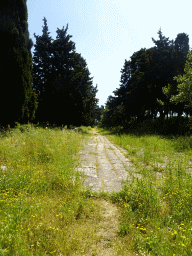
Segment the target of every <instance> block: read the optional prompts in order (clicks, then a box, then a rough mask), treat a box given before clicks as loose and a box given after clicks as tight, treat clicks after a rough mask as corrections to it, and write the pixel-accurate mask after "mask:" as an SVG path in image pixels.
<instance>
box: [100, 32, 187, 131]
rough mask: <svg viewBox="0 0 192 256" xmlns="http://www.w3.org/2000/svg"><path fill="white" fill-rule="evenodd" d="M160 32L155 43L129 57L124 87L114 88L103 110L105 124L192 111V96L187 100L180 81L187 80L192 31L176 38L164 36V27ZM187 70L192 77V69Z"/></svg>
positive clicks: (125, 123) (110, 125)
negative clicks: (185, 77)
mask: <svg viewBox="0 0 192 256" xmlns="http://www.w3.org/2000/svg"><path fill="white" fill-rule="evenodd" d="M158 35H159V39H158V40H155V39H153V38H152V40H153V42H154V44H155V46H154V47H152V48H149V49H145V48H142V49H140V50H139V51H137V52H135V53H134V54H133V55H132V56H131V57H130V60H129V61H127V60H125V63H124V66H123V68H122V70H121V80H120V87H119V88H118V89H116V90H115V91H114V92H113V93H114V95H115V96H109V97H108V99H107V103H106V106H105V110H104V112H103V114H102V118H101V125H102V126H103V127H115V126H118V125H122V126H126V125H128V123H129V122H130V120H133V119H134V120H135V119H136V120H138V121H143V120H145V119H156V118H157V116H160V117H161V118H164V117H165V116H167V117H168V114H170V115H171V116H173V114H174V113H177V115H178V116H179V117H180V116H181V115H182V114H183V113H186V114H191V113H192V108H191V101H192V98H190V100H189V99H188V102H187V96H186V97H185V100H184V98H183V96H182V95H183V92H182V91H181V90H183V89H181V87H182V86H179V85H178V83H179V82H180V83H181V82H182V81H184V80H185V79H184V78H183V77H184V76H185V72H186V68H185V65H186V63H188V66H187V68H188V69H189V63H190V61H191V60H192V58H191V52H190V51H189V38H188V35H186V34H185V33H180V34H178V35H177V37H176V39H175V41H173V40H169V38H166V37H165V36H163V34H162V32H161V29H160V30H159V31H158ZM187 59H188V62H187ZM187 72H188V76H189V77H190V79H192V69H190V72H191V73H190V72H189V70H188V71H187ZM189 84H190V86H191V80H190V81H189V82H188V87H187V89H186V88H185V95H186V94H187V93H186V92H189V91H190V93H191V89H192V88H191V87H190V88H191V89H190V90H189ZM182 88H183V87H182ZM187 90H188V91H187ZM188 98H189V97H188ZM189 101H190V103H189ZM186 102H187V103H186Z"/></svg>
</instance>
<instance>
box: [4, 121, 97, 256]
mask: <svg viewBox="0 0 192 256" xmlns="http://www.w3.org/2000/svg"><path fill="white" fill-rule="evenodd" d="M89 130H90V128H87V127H80V128H78V129H76V130H74V129H73V130H67V129H59V128H53V129H52V128H49V127H47V128H41V127H35V126H32V125H21V126H20V125H18V127H17V128H15V129H9V130H8V131H1V134H0V135H1V136H0V219H1V222H0V255H10V256H12V255H19V256H28V255H30V256H31V255H75V252H76V251H84V252H86V250H87V247H88V246H87V244H89V243H90V240H91V241H93V240H94V239H96V238H95V237H94V234H95V233H94V232H92V229H94V228H95V225H96V221H97V218H99V211H98V209H99V206H98V204H97V203H96V202H95V201H93V200H92V199H91V198H89V193H88V191H87V190H86V189H85V188H84V187H83V186H82V183H81V176H80V174H79V173H78V172H75V171H74V169H75V167H76V166H77V164H78V157H77V153H78V151H79V149H80V148H81V147H82V141H83V140H85V141H86V136H89V135H86V134H88V132H89ZM85 222H86V223H85ZM91 225H92V229H90V226H91Z"/></svg>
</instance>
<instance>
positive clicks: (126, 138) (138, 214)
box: [102, 130, 192, 256]
mask: <svg viewBox="0 0 192 256" xmlns="http://www.w3.org/2000/svg"><path fill="white" fill-rule="evenodd" d="M102 134H103V135H105V136H107V138H108V139H110V140H111V141H113V142H115V144H117V145H119V146H121V147H123V148H125V149H126V150H127V151H128V154H127V157H129V158H130V159H131V161H132V163H134V165H135V166H136V168H137V172H138V173H140V174H141V176H142V178H141V179H136V178H134V177H133V179H132V181H129V182H127V183H125V186H124V189H123V190H122V191H121V192H120V193H118V194H116V195H114V201H119V202H121V204H122V223H121V227H120V234H121V235H122V236H129V238H130V240H131V241H132V245H133V248H132V249H133V250H134V251H135V252H136V253H138V255H158V256H159V255H162V256H164V255H172V256H173V255H186V256H187V255H192V242H191V241H192V208H191V206H192V177H191V174H192V173H191V171H192V168H191V167H192V166H191V164H192V154H191V145H192V137H190V136H160V135H147V134H146V135H141V134H140V135H139V134H133V133H132V134H119V135H114V134H112V133H111V134H110V132H109V131H104V130H103V132H102Z"/></svg>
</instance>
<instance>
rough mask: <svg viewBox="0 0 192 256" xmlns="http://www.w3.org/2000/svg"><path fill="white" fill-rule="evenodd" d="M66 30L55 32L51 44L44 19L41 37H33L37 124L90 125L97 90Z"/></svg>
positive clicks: (92, 121)
mask: <svg viewBox="0 0 192 256" xmlns="http://www.w3.org/2000/svg"><path fill="white" fill-rule="evenodd" d="M67 30H68V25H67V26H66V28H64V27H63V28H62V29H59V28H58V29H57V31H56V32H57V37H56V40H53V42H51V41H52V38H51V37H50V36H49V32H48V26H47V21H46V19H45V18H44V27H43V35H42V36H41V37H40V36H36V45H35V54H34V58H33V59H34V68H33V76H34V88H35V89H36V90H37V92H38V95H39V97H38V100H39V104H40V108H39V110H38V112H39V115H38V121H41V122H42V121H44V122H45V121H48V122H49V123H56V124H59V125H60V124H64V125H81V124H84V125H93V123H94V120H95V109H96V102H97V100H96V97H95V96H96V92H97V89H96V88H94V87H93V85H92V78H91V77H90V73H89V70H88V68H87V64H86V61H85V60H84V59H83V57H82V56H81V54H78V53H76V51H75V43H74V42H73V41H71V37H72V36H71V35H68V34H67Z"/></svg>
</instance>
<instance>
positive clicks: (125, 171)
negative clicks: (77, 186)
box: [78, 134, 140, 192]
mask: <svg viewBox="0 0 192 256" xmlns="http://www.w3.org/2000/svg"><path fill="white" fill-rule="evenodd" d="M123 153H126V150H123V149H120V148H117V147H116V146H114V144H112V143H111V142H110V141H109V140H108V139H107V138H106V137H105V136H101V135H98V134H95V136H91V137H90V138H89V142H88V144H87V145H86V146H85V148H84V149H83V150H82V151H81V152H80V154H79V156H80V164H81V167H79V168H78V170H79V171H83V172H84V174H85V175H86V177H85V180H84V185H85V186H90V187H91V188H92V191H96V192H99V191H101V190H103V191H104V192H113V191H119V190H121V189H122V185H121V181H122V180H126V179H130V178H131V176H135V177H138V178H140V175H139V174H137V173H134V171H135V168H134V167H133V165H132V163H131V162H130V161H129V159H128V158H126V157H125V156H124V154H123Z"/></svg>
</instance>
